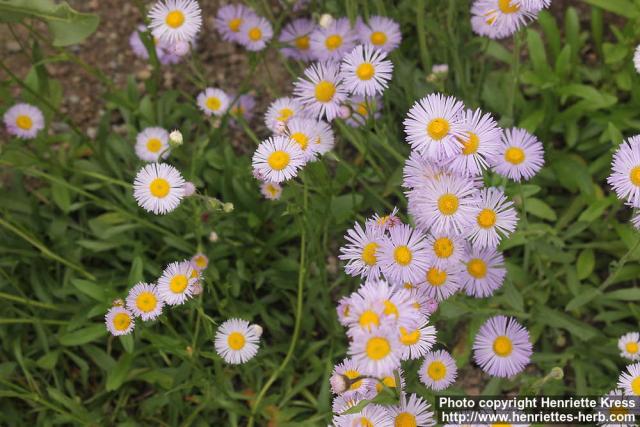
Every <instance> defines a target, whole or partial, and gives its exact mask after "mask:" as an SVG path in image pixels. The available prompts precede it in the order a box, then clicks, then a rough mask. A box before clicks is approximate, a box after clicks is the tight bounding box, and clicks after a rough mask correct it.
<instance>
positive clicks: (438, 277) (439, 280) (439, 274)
mask: <svg viewBox="0 0 640 427" xmlns="http://www.w3.org/2000/svg"><path fill="white" fill-rule="evenodd" d="M446 281H447V272H446V271H444V270H439V269H437V268H435V267H431V268H430V269H429V271H427V282H429V284H430V285H431V286H442V285H444V282H446Z"/></svg>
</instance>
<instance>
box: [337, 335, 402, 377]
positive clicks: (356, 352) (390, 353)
mask: <svg viewBox="0 0 640 427" xmlns="http://www.w3.org/2000/svg"><path fill="white" fill-rule="evenodd" d="M401 354H402V348H401V346H400V343H399V341H398V334H397V332H396V330H395V329H394V328H390V327H386V326H381V327H379V328H372V329H371V330H370V331H366V330H362V329H361V330H356V331H354V333H353V341H352V342H351V345H350V346H349V355H350V356H352V357H353V360H354V361H355V362H356V363H358V366H360V370H361V372H362V373H363V374H365V375H373V376H376V377H383V376H385V375H389V374H391V372H393V370H395V369H398V368H399V367H400V356H401Z"/></svg>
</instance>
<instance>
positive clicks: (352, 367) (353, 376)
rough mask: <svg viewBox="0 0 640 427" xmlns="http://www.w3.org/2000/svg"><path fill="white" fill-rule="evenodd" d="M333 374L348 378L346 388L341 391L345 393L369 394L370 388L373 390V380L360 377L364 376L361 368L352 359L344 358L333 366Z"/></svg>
mask: <svg viewBox="0 0 640 427" xmlns="http://www.w3.org/2000/svg"><path fill="white" fill-rule="evenodd" d="M334 375H340V376H345V377H347V379H348V380H349V384H348V386H347V389H346V390H345V391H344V392H343V393H345V392H346V394H347V395H353V394H354V393H362V394H370V393H371V391H372V390H375V380H374V379H372V378H362V377H363V376H364V373H363V372H362V368H361V367H360V365H359V364H358V363H357V362H356V361H355V360H353V359H344V360H343V361H342V362H341V363H339V364H337V365H336V366H334V368H333V374H332V376H334ZM358 378H360V379H358ZM343 393H340V394H343Z"/></svg>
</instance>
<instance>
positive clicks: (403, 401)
mask: <svg viewBox="0 0 640 427" xmlns="http://www.w3.org/2000/svg"><path fill="white" fill-rule="evenodd" d="M430 409H431V407H430V406H429V404H428V403H427V402H426V401H424V400H423V399H422V398H421V397H419V396H418V395H417V394H415V393H412V394H410V395H409V398H408V399H407V395H406V394H404V393H402V395H401V396H400V404H399V405H392V406H388V407H387V410H388V412H389V415H390V416H391V418H392V419H393V422H394V424H393V425H395V426H396V427H414V426H415V427H428V426H433V425H435V420H434V417H433V412H431V411H430Z"/></svg>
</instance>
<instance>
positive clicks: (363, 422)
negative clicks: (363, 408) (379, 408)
mask: <svg viewBox="0 0 640 427" xmlns="http://www.w3.org/2000/svg"><path fill="white" fill-rule="evenodd" d="M360 427H375V426H374V425H373V423H372V422H371V421H370V420H369V418H366V417H362V418H360Z"/></svg>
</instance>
